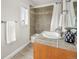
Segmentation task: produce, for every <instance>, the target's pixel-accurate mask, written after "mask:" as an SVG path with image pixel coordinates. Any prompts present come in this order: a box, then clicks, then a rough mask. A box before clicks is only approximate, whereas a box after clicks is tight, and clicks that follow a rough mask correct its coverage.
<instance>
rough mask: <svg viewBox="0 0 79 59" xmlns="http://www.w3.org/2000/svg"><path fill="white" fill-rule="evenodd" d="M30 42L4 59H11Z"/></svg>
mask: <svg viewBox="0 0 79 59" xmlns="http://www.w3.org/2000/svg"><path fill="white" fill-rule="evenodd" d="M29 43H30V42H28V43H27V44H24V45H23V46H21V47H20V48H18V49H16V50H15V51H14V52H12V53H11V54H10V55H8V56H6V57H5V58H4V59H11V58H12V57H13V56H15V55H16V54H17V53H18V52H20V51H21V50H22V49H23V48H24V47H25V46H27V45H28V44H29Z"/></svg>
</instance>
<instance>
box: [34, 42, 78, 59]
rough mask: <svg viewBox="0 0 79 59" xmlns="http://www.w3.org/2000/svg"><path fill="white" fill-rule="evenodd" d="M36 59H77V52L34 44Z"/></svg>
mask: <svg viewBox="0 0 79 59" xmlns="http://www.w3.org/2000/svg"><path fill="white" fill-rule="evenodd" d="M33 49H34V59H77V58H76V57H77V55H76V52H75V51H68V50H65V49H60V48H55V47H50V46H47V45H43V44H39V43H33Z"/></svg>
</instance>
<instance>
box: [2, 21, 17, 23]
mask: <svg viewBox="0 0 79 59" xmlns="http://www.w3.org/2000/svg"><path fill="white" fill-rule="evenodd" d="M6 22H7V21H1V23H6ZM15 23H17V21H15Z"/></svg>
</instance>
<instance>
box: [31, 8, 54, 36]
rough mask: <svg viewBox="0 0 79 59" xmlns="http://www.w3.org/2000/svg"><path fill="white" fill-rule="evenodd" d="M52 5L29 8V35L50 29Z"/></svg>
mask: <svg viewBox="0 0 79 59" xmlns="http://www.w3.org/2000/svg"><path fill="white" fill-rule="evenodd" d="M52 13H53V6H48V7H41V8H35V9H31V16H30V17H31V18H30V31H31V35H33V34H35V33H41V32H42V31H50V25H51V19H52Z"/></svg>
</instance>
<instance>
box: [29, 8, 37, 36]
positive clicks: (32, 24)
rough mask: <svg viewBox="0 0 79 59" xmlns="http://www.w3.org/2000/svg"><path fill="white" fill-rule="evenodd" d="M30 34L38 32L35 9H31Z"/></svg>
mask: <svg viewBox="0 0 79 59" xmlns="http://www.w3.org/2000/svg"><path fill="white" fill-rule="evenodd" d="M30 15H31V16H30V35H33V34H35V33H36V31H35V20H36V19H35V18H36V16H35V9H30Z"/></svg>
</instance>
